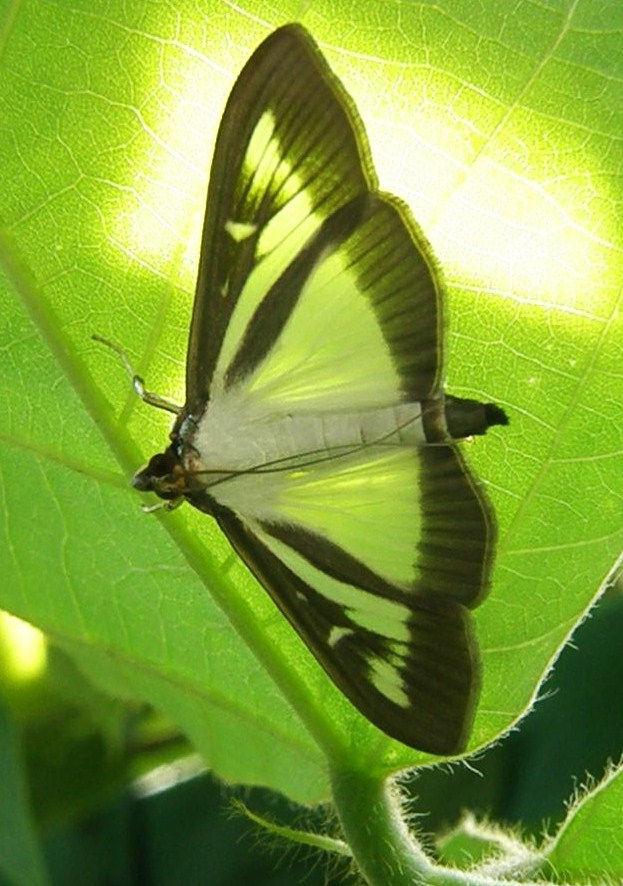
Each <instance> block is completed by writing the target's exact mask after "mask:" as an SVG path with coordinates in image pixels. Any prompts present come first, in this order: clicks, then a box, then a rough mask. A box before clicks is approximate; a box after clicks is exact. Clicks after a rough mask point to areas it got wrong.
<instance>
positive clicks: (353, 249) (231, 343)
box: [210, 193, 443, 413]
mask: <svg viewBox="0 0 623 886" xmlns="http://www.w3.org/2000/svg"><path fill="white" fill-rule="evenodd" d="M441 301H442V292H441V283H440V279H439V275H438V273H437V270H436V268H435V265H434V262H433V259H432V256H431V254H430V250H429V248H428V245H427V244H426V241H425V240H424V238H423V237H422V236H421V234H420V232H419V230H418V229H417V227H416V226H415V223H414V222H413V220H412V219H411V217H410V214H409V213H408V211H407V209H406V208H405V207H404V206H403V205H402V204H401V203H400V202H399V201H397V200H396V199H395V198H392V197H389V196H388V195H385V194H378V193H363V194H361V195H359V196H358V197H354V198H353V199H352V200H350V201H349V202H348V203H346V204H344V205H343V206H341V207H340V208H339V209H337V210H335V212H333V213H332V215H330V216H328V217H327V218H326V219H325V220H324V221H323V222H322V223H321V224H320V226H319V227H318V229H317V231H316V232H315V234H313V235H312V236H311V237H310V238H309V239H308V240H307V241H306V242H305V244H304V245H303V246H302V247H301V248H300V249H299V251H298V252H297V254H296V255H295V256H293V257H292V258H291V259H290V261H289V263H288V264H287V265H286V266H285V267H283V268H282V269H281V273H280V275H279V276H278V277H277V279H276V280H274V281H267V280H266V279H265V276H264V269H263V265H259V266H258V267H257V268H256V269H255V270H254V271H253V272H252V273H251V275H250V277H249V279H248V280H247V282H246V284H245V285H244V287H243V289H242V292H241V293H240V296H239V298H238V302H237V304H236V307H235V309H234V311H233V312H232V313H231V315H230V316H229V323H228V326H227V328H226V329H224V330H223V341H222V342H221V345H220V349H219V354H218V358H217V362H216V365H215V370H214V375H213V379H212V387H211V394H210V397H211V399H218V397H219V396H223V397H227V398H230V399H232V400H241V399H247V400H248V401H251V400H252V401H253V403H254V404H255V407H256V408H257V409H258V410H262V409H264V410H265V411H266V412H267V413H270V412H272V413H277V412H279V411H282V410H284V409H287V410H288V411H292V412H299V413H300V412H308V413H309V412H317V413H318V412H332V411H337V412H340V411H341V412H343V411H347V410H350V411H353V410H357V409H371V408H372V409H374V408H377V407H380V406H385V407H387V406H392V405H397V404H400V403H402V402H405V401H407V402H413V401H421V400H426V399H429V398H431V397H435V396H438V395H439V389H440V387H441V372H442V365H441V364H442V360H441V347H442V339H443V329H442V311H441Z"/></svg>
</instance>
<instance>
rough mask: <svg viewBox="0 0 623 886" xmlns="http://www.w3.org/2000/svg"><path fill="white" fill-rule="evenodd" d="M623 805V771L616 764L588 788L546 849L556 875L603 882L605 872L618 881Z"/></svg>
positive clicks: (621, 864)
mask: <svg viewBox="0 0 623 886" xmlns="http://www.w3.org/2000/svg"><path fill="white" fill-rule="evenodd" d="M622 804H623V770H622V768H621V766H617V767H612V769H611V770H610V772H608V774H607V775H606V777H605V778H604V779H603V780H602V781H601V782H599V783H598V784H591V785H590V786H589V787H588V788H586V789H585V791H584V792H583V793H582V795H581V796H580V798H579V799H578V801H577V802H576V803H574V804H573V805H572V806H571V808H570V809H569V814H568V815H567V819H566V821H565V823H564V825H563V827H562V828H561V829H560V832H559V833H558V835H557V837H556V838H555V839H554V840H553V841H552V843H551V845H550V846H549V849H548V852H547V859H548V861H549V862H550V864H551V866H552V868H553V870H555V871H556V872H557V874H559V875H560V876H564V877H568V878H571V880H572V882H576V881H577V882H583V881H584V882H585V881H587V880H589V881H592V882H600V881H601V879H602V878H603V877H604V876H606V875H607V876H608V877H609V878H610V879H611V881H612V882H615V881H616V879H619V880H620V879H621V877H623V858H622V857H621V846H620V833H621V805H622ZM598 878H599V880H598Z"/></svg>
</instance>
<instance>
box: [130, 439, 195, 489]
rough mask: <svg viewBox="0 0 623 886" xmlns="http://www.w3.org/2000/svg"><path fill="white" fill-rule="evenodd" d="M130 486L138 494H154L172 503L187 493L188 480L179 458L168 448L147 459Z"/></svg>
mask: <svg viewBox="0 0 623 886" xmlns="http://www.w3.org/2000/svg"><path fill="white" fill-rule="evenodd" d="M132 486H134V488H135V489H138V490H139V492H155V493H156V495H157V496H159V497H160V498H164V499H165V500H166V501H172V500H174V499H179V498H181V497H183V496H184V495H185V494H186V492H187V491H188V479H187V477H186V472H185V470H184V468H183V466H182V463H181V461H180V459H179V456H178V455H177V454H176V453H175V452H174V450H173V448H172V447H171V446H169V447H168V448H167V449H165V451H164V452H159V453H158V454H157V455H154V456H153V457H152V458H150V459H149V461H148V463H147V464H146V465H145V467H144V468H141V470H140V471H137V472H136V474H135V475H134V477H133V478H132Z"/></svg>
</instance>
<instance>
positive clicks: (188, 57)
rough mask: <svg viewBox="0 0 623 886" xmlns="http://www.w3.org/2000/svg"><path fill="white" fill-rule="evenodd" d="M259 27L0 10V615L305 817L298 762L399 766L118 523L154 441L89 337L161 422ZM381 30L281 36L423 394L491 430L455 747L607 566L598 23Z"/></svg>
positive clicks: (608, 362) (614, 127)
mask: <svg viewBox="0 0 623 886" xmlns="http://www.w3.org/2000/svg"><path fill="white" fill-rule="evenodd" d="M281 8H282V10H283V14H282V15H277V16H275V17H274V19H271V20H270V21H268V22H267V24H260V21H266V20H267V19H269V18H270V10H267V8H265V7H264V6H263V5H262V4H260V3H250V4H248V5H247V7H245V9H244V10H242V9H241V8H240V7H230V6H228V5H226V4H223V3H221V2H218V0H212V2H208V0H205V2H203V3H202V4H200V6H199V7H198V6H197V5H196V4H190V3H186V2H185V0H178V2H177V3H176V4H175V6H163V5H161V4H142V3H137V4H132V5H128V4H122V3H118V2H107V3H105V4H104V3H98V2H96V3H94V4H89V6H88V8H87V7H83V6H77V7H75V8H74V7H71V6H70V5H69V4H66V3H60V4H56V5H53V4H40V3H37V2H35V0H26V2H24V3H22V4H20V5H19V7H11V8H10V9H7V11H6V12H5V16H6V18H5V21H4V22H3V28H4V42H3V44H2V45H3V50H2V60H1V64H2V71H1V77H0V119H2V121H3V124H2V127H1V129H0V156H1V157H2V158H3V175H2V177H1V178H0V189H1V190H2V194H1V198H0V207H1V210H0V212H1V218H0V237H1V239H0V258H1V260H2V266H3V268H4V270H5V276H4V278H3V279H2V281H1V292H0V296H1V298H2V304H1V307H0V309H1V311H2V314H1V316H2V317H3V324H2V333H1V337H0V379H1V381H0V410H1V412H0V414H2V416H3V420H2V427H1V429H0V446H1V449H2V452H1V455H0V464H2V473H1V475H0V482H1V484H2V485H1V486H0V490H1V492H0V494H1V495H2V499H1V502H2V504H1V505H0V507H1V511H0V516H1V518H2V519H1V522H0V558H1V562H2V563H3V583H2V587H1V588H0V605H1V606H3V607H4V608H6V609H7V610H9V611H11V612H14V613H16V614H18V615H20V616H22V617H24V618H26V619H28V620H30V621H32V622H33V623H35V624H37V625H39V626H41V627H42V628H43V629H44V630H45V631H47V632H48V633H49V634H50V635H51V636H52V637H53V638H54V639H56V640H57V641H58V642H60V643H62V644H63V646H64V647H65V648H66V649H70V650H71V651H72V652H73V654H74V656H75V658H76V661H77V662H78V663H79V664H80V665H81V667H82V668H83V669H84V670H85V671H87V672H88V673H90V674H92V676H93V678H94V679H96V680H97V681H98V683H99V684H100V685H103V686H105V687H106V688H107V689H108V690H109V691H110V692H111V693H113V694H115V695H119V696H123V697H128V696H131V697H137V698H140V699H145V700H147V701H150V702H151V703H153V704H154V705H156V706H157V707H159V708H160V709H161V710H163V711H166V712H168V713H169V715H170V716H171V717H172V718H173V719H174V720H175V721H176V722H177V723H178V724H180V726H182V728H183V729H184V730H185V731H186V732H187V733H188V734H189V735H190V736H191V737H192V739H193V741H194V742H195V743H196V744H197V747H198V748H199V749H200V750H201V752H202V753H203V754H204V756H205V758H206V760H207V762H208V764H209V765H210V766H211V767H212V768H213V769H214V770H215V772H216V773H217V774H219V775H221V776H222V777H224V778H227V779H229V780H235V781H242V782H247V783H261V784H266V785H270V786H272V787H275V788H278V789H280V790H282V791H284V792H286V793H288V794H289V795H290V796H291V797H294V798H296V799H298V800H301V801H307V802H309V801H314V800H317V799H318V798H319V797H322V796H325V795H326V792H327V789H328V781H327V776H326V769H325V756H326V755H327V754H329V755H331V756H333V757H336V756H338V755H342V756H346V755H349V756H351V757H353V758H354V759H355V760H356V761H357V764H356V765H358V766H360V767H368V768H369V769H370V770H374V771H377V772H384V771H390V770H392V769H394V768H396V767H399V766H404V765H406V764H408V763H412V762H415V761H417V760H418V759H422V756H421V755H417V754H416V753H414V752H412V751H409V750H408V749H404V748H402V747H401V746H398V745H396V744H394V743H391V742H389V741H387V740H385V739H383V738H381V736H380V733H378V732H377V731H376V730H374V729H373V727H371V726H370V725H369V724H367V723H366V722H365V721H364V720H363V718H361V717H360V716H359V715H358V714H357V713H356V712H355V711H353V709H352V708H351V707H350V705H349V704H348V703H347V702H346V701H345V700H344V699H343V698H342V697H341V696H340V694H339V693H338V692H337V691H336V690H335V689H334V687H333V686H332V685H331V684H330V683H329V681H328V680H327V678H326V677H325V676H324V674H323V673H322V672H320V670H319V668H318V667H317V666H316V664H315V663H314V661H313V660H312V659H311V656H310V655H309V654H308V653H307V651H306V650H305V649H304V647H303V646H302V644H301V643H300V641H299V640H298V638H297V637H295V636H294V635H293V633H292V631H291V630H290V629H289V627H288V626H287V625H286V624H284V622H283V620H282V618H281V617H280V616H279V615H278V614H277V613H276V611H275V610H274V608H273V606H272V604H271V603H270V601H269V600H268V598H267V595H266V594H265V593H264V592H263V591H262V590H261V589H260V588H259V587H258V586H257V585H256V584H255V583H254V581H253V580H252V579H251V578H250V577H249V576H248V575H247V574H246V572H245V570H244V569H243V567H242V566H241V565H240V564H239V563H238V562H237V561H236V560H235V558H233V556H232V555H231V552H230V550H229V548H228V545H227V543H226V541H225V540H224V538H223V537H222V536H221V535H220V534H219V533H218V531H217V530H216V528H215V526H214V525H213V523H212V522H211V521H210V519H209V518H207V517H205V516H204V515H201V514H199V513H192V509H191V508H188V507H185V508H182V509H180V510H179V511H178V512H175V513H173V514H169V515H157V516H154V515H151V516H144V515H142V514H141V513H140V511H139V509H138V497H137V496H136V494H135V493H133V492H132V491H131V490H130V489H129V488H128V486H127V480H128V478H129V477H130V476H131V474H132V472H133V470H134V469H135V468H136V467H138V466H139V465H140V463H141V461H142V460H143V459H145V458H146V457H147V456H149V455H151V454H152V453H153V452H155V451H157V450H159V449H161V448H162V447H163V445H164V443H165V442H166V437H167V433H168V427H167V417H166V416H165V415H162V414H159V413H157V412H154V411H153V410H150V409H148V408H146V407H145V406H144V405H143V404H141V403H139V402H136V400H135V398H133V396H132V394H131V392H130V391H129V390H128V384H127V378H126V377H125V375H124V373H123V370H122V368H121V367H120V366H119V365H118V363H117V362H116V361H115V360H114V357H113V355H112V354H110V353H108V352H107V351H106V350H104V349H102V348H101V347H98V346H97V345H96V344H94V343H93V342H92V341H91V338H90V336H91V335H92V334H93V333H98V334H100V335H103V336H106V337H107V338H109V339H112V340H113V341H115V342H118V343H119V344H120V345H121V346H122V347H123V348H124V349H126V350H127V351H128V353H129V354H130V356H131V358H132V360H133V361H134V363H135V365H136V369H137V370H138V371H140V372H141V373H142V374H143V375H144V376H145V377H146V379H147V382H148V386H149V387H150V388H151V389H152V390H156V391H158V392H159V393H162V394H163V395H165V396H171V397H173V398H176V399H177V400H178V401H180V402H181V400H182V399H183V363H184V355H185V346H186V343H185V339H186V333H187V328H188V321H189V313H190V307H191V301H192V290H193V282H194V274H195V270H196V262H197V249H198V243H199V233H200V227H201V221H202V217H203V212H204V195H205V189H206V181H207V174H208V158H209V153H210V149H211V145H212V143H213V138H214V133H215V127H216V125H217V122H218V119H219V114H220V111H221V109H222V107H223V104H224V101H225V98H226V95H227V93H228V91H229V89H230V88H231V85H232V82H233V79H234V77H235V75H236V73H237V71H238V70H239V69H240V67H241V66H242V64H243V62H244V60H245V59H246V58H247V57H248V55H249V53H250V51H251V50H252V48H253V47H254V46H255V45H256V44H257V43H258V42H259V41H260V40H261V39H262V38H263V37H264V36H266V34H267V33H268V30H270V29H271V28H272V27H275V26H277V25H278V24H282V23H283V22H284V21H286V20H288V17H289V14H295V12H296V11H298V6H297V7H296V10H294V9H293V10H292V11H290V12H289V13H288V11H287V10H286V7H281ZM398 11H399V10H398V6H396V5H394V4H393V3H387V4H378V5H377V6H375V11H374V16H373V17H368V11H367V10H366V7H364V8H362V11H358V12H353V13H348V14H347V15H345V17H343V18H342V17H340V15H339V14H336V11H335V9H334V6H333V5H332V4H328V3H326V2H322V0H321V2H320V3H316V4H314V5H313V6H311V7H309V10H308V12H307V13H306V14H305V16H304V18H303V23H304V24H305V25H306V26H307V27H309V29H310V30H311V31H312V33H313V34H314V36H315V37H316V39H317V40H318V41H319V42H320V45H321V47H323V48H324V49H325V51H326V54H327V58H328V60H329V62H330V63H331V64H332V65H333V66H334V69H335V71H336V73H337V74H338V75H339V76H340V77H341V78H342V79H343V82H344V85H345V86H346V88H347V89H348V90H349V91H350V92H351V94H352V96H353V98H354V99H355V101H356V103H357V105H358V106H359V108H360V111H361V114H362V117H363V119H364V121H365V122H366V125H367V127H368V132H369V136H370V140H371V143H372V149H373V152H374V157H375V162H376V165H377V168H378V172H379V177H380V179H381V183H382V185H383V187H384V188H385V189H386V190H389V191H392V192H394V193H396V194H398V195H400V196H401V197H402V198H403V199H405V200H406V201H407V202H408V203H409V204H410V206H411V207H412V210H413V213H414V215H415V217H416V218H417V220H418V221H419V223H420V224H421V226H422V228H423V229H424V231H425V232H426V234H427V235H428V236H429V238H430V240H431V242H432V244H433V247H434V249H435V250H436V253H437V256H438V258H439V260H440V262H441V264H442V266H443V267H444V269H445V273H446V278H447V281H448V288H449V297H448V319H449V324H450V335H449V338H448V366H447V376H448V389H449V390H450V391H451V392H452V393H455V394H458V395H463V396H477V397H479V398H483V399H486V400H492V401H495V402H498V403H500V404H501V405H502V406H503V407H504V408H505V409H506V410H507V412H508V414H509V416H510V419H511V425H510V427H509V428H508V429H504V430H500V431H497V430H496V431H494V432H491V433H490V434H489V435H488V436H487V437H486V438H484V439H482V440H478V442H477V443H475V444H474V445H473V446H469V445H468V446H466V447H465V449H466V454H467V458H468V459H469V460H470V462H471V463H472V464H473V465H474V467H475V469H476V470H477V471H478V473H479V475H480V476H481V477H482V478H483V480H484V481H485V482H486V483H487V486H488V488H489V490H490V493H491V497H492V499H493V500H494V503H495V506H496V509H497V513H498V518H499V528H500V532H499V536H500V543H499V555H498V561H497V569H496V575H495V582H494V588H493V591H492V594H491V596H490V598H489V599H488V600H487V601H486V602H485V603H484V604H483V605H482V606H481V607H480V608H479V609H478V610H477V613H476V618H477V623H478V632H479V636H480V640H481V646H482V650H483V660H484V671H485V679H484V686H483V692H482V698H481V703H480V708H479V713H478V716H477V720H476V726H475V730H474V735H473V739H472V746H473V747H476V746H479V745H481V744H483V743H485V742H487V741H489V740H491V739H492V738H493V737H495V736H496V735H497V734H498V733H499V732H500V730H503V729H505V728H507V727H508V726H509V724H510V723H511V722H513V721H514V720H515V719H516V718H517V717H519V716H520V715H521V714H522V713H523V712H524V711H525V710H526V709H527V707H528V706H529V705H530V703H531V699H532V698H533V696H534V693H535V691H536V688H537V684H538V682H539V680H540V679H542V677H543V674H544V673H545V672H546V670H547V669H548V667H549V665H550V663H551V661H552V659H553V658H554V657H555V656H556V654H557V651H558V650H559V648H560V645H561V644H562V643H563V642H564V641H565V639H566V638H567V637H568V635H569V633H570V631H571V630H572V629H573V627H574V625H575V624H576V623H577V622H578V620H579V619H581V618H582V617H583V614H584V612H585V611H586V608H587V606H588V605H589V604H590V602H591V600H592V599H593V598H594V597H595V595H596V594H598V593H599V591H600V589H601V588H602V586H603V583H604V580H605V577H606V576H607V574H608V572H609V570H611V569H612V568H613V566H614V564H615V562H616V560H617V558H618V557H619V555H620V553H621V549H622V548H623V530H622V528H621V519H620V513H621V512H620V502H621V497H622V496H623V472H621V470H620V453H621V449H622V445H623V430H622V428H621V422H620V415H621V411H622V407H623V371H622V369H621V362H620V341H621V334H622V332H623V330H622V329H621V326H622V321H621V316H622V314H621V302H620V300H621V295H620V279H621V270H622V269H621V255H622V254H623V253H622V252H621V231H623V225H622V224H621V221H622V219H621V206H622V205H623V202H622V201H621V188H622V184H621V182H622V179H621V174H622V171H623V169H622V166H623V158H622V156H621V153H620V151H619V150H618V144H619V138H620V129H621V120H620V108H621V107H623V94H622V93H623V87H621V82H622V81H621V70H620V67H621V59H622V58H623V37H622V36H621V34H623V30H622V29H621V27H620V25H621V24H622V22H621V17H622V13H621V8H620V4H618V3H617V2H616V0H606V2H604V3H602V4H599V5H598V6H596V5H595V4H592V3H591V2H590V0H578V2H576V3H574V4H572V5H571V4H569V3H567V2H563V0H552V2H550V3H549V4H548V5H547V6H544V5H542V4H541V5H540V6H537V5H535V4H525V5H522V6H519V7H516V6H515V7H513V8H512V9H511V8H509V6H508V4H506V3H504V2H502V0H489V2H486V3H485V2H483V3H481V4H478V5H474V4H473V3H471V2H467V0H465V2H453V3H452V4H449V3H441V4H440V3H434V4H433V3H430V4H428V3H423V4H419V5H418V6H412V7H404V8H403V7H401V8H400V14H398ZM272 12H273V13H274V10H272ZM202 16H203V18H202ZM617 22H618V24H617ZM277 685H278V686H279V688H277ZM294 709H296V711H297V712H298V716H297V714H295V713H294Z"/></svg>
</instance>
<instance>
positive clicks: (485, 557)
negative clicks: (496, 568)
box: [215, 446, 494, 754]
mask: <svg viewBox="0 0 623 886" xmlns="http://www.w3.org/2000/svg"><path fill="white" fill-rule="evenodd" d="M215 492H216V490H215ZM218 502H219V503H218V505H217V507H216V509H215V511H216V516H217V518H218V520H219V523H220V525H221V526H222V528H223V529H224V531H225V532H226V533H227V535H228V537H229V539H230V541H231V542H232V544H233V545H234V547H235V549H236V550H237V551H238V553H239V554H240V556H241V557H242V558H243V560H245V562H246V563H247V565H248V566H249V568H250V569H251V570H252V572H254V574H255V575H256V576H257V578H258V579H259V580H260V581H261V582H262V584H263V585H264V586H265V587H266V588H267V589H268V590H269V592H270V593H271V596H272V597H273V599H274V601H275V602H276V603H277V605H278V606H279V607H280V609H281V610H282V611H283V613H284V614H285V615H286V617H287V618H288V619H289V620H290V622H291V623H292V624H293V626H294V627H295V628H296V630H297V631H298V632H299V633H300V634H301V636H302V637H303V639H304V640H305V641H306V643H307V645H308V646H309V647H310V649H311V650H312V651H313V652H314V654H315V655H316V657H317V658H318V660H319V661H320V663H321V664H322V666H323V667H324V668H325V669H326V670H327V672H328V673H329V675H330V676H331V677H332V679H333V680H334V682H335V683H336V684H337V685H338V686H339V687H340V688H341V689H342V691H343V692H344V693H345V695H346V696H347V697H348V698H349V699H350V700H351V701H352V702H353V704H355V705H356V707H358V708H359V710H360V711H362V713H363V714H365V716H366V717H368V718H369V719H370V720H371V721H372V722H373V723H375V724H376V725H377V726H378V727H379V728H381V729H382V730H383V731H385V732H386V733H387V734H389V735H391V736H392V737H394V738H396V739H398V740H400V741H402V742H404V743H405V744H408V745H410V746H412V747H416V748H419V749H421V750H426V751H430V752H432V753H436V754H451V753H458V752H459V751H461V750H462V749H463V747H464V745H465V743H466V741H467V738H468V735H469V730H470V727H471V722H472V718H473V713H474V708H475V702H476V698H477V694H478V689H479V659H478V652H477V645H476V642H475V639H474V635H473V626H472V618H471V615H470V612H469V607H471V606H473V605H475V604H476V603H478V602H479V601H480V600H481V599H482V597H483V595H484V593H485V592H486V589H487V587H488V580H489V569H490V556H491V551H492V546H493V542H494V539H493V537H492V536H493V524H492V520H491V514H490V510H489V506H488V504H487V502H486V499H485V498H484V496H483V494H482V492H481V491H480V490H479V489H478V487H477V485H476V484H475V482H474V480H473V478H472V477H471V475H470V473H469V471H468V469H467V468H466V466H465V464H464V463H463V461H462V458H461V457H460V455H459V454H458V452H457V451H456V450H455V449H454V447H450V446H435V447H426V448H422V449H412V448H407V447H400V448H398V449H396V448H394V449H386V450H383V449H382V448H380V447H377V448H376V449H373V450H372V451H371V450H370V449H369V448H362V449H361V450H359V452H353V453H351V455H350V456H348V457H346V458H342V459H339V460H336V461H335V462H329V463H326V462H325V463H323V464H318V465H315V466H310V467H309V468H307V469H303V470H301V469H298V470H297V471H294V472H289V473H288V472H279V473H278V474H260V475H243V476H240V477H239V478H237V479H235V480H232V481H231V482H228V483H227V484H223V486H222V488H220V489H219V491H218Z"/></svg>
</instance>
